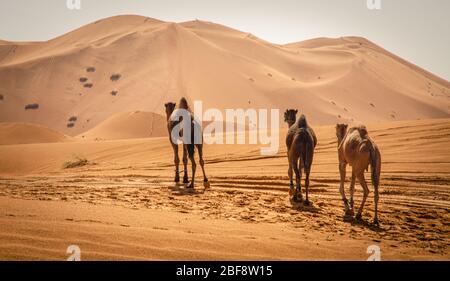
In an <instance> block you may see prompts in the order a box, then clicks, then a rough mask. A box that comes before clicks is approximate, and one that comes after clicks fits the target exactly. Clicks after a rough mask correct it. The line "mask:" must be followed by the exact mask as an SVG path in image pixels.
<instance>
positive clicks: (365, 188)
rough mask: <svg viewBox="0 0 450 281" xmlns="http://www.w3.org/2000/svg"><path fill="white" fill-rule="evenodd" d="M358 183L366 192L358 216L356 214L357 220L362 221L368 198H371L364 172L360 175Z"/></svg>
mask: <svg viewBox="0 0 450 281" xmlns="http://www.w3.org/2000/svg"><path fill="white" fill-rule="evenodd" d="M358 181H359V184H361V186H362V188H363V191H364V194H363V199H362V202H361V207H359V210H358V214H356V219H361V218H362V211H363V209H364V204H366V200H367V196H369V188H368V187H367V183H366V179H365V178H364V171H363V172H361V173H360V174H359V175H358Z"/></svg>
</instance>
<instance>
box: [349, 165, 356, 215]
mask: <svg viewBox="0 0 450 281" xmlns="http://www.w3.org/2000/svg"><path fill="white" fill-rule="evenodd" d="M355 183H356V175H355V172H353V171H352V181H351V183H350V213H351V215H352V216H353V215H354V214H355V211H354V205H355V201H354V200H353V195H354V194H355Z"/></svg>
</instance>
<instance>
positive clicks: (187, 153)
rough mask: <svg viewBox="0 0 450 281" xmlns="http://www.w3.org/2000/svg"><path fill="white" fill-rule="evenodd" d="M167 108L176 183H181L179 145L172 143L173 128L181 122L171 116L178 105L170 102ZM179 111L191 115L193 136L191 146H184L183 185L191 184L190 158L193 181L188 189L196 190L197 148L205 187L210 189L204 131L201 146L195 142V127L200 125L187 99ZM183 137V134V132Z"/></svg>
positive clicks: (180, 105)
mask: <svg viewBox="0 0 450 281" xmlns="http://www.w3.org/2000/svg"><path fill="white" fill-rule="evenodd" d="M165 108H166V117H167V129H168V131H169V140H170V144H171V145H172V148H173V152H174V163H175V182H176V183H179V182H180V175H179V174H180V171H179V165H180V158H179V156H178V144H177V143H173V142H172V138H171V133H172V130H173V128H174V127H175V126H176V125H177V124H179V123H180V122H181V120H179V121H172V120H171V116H172V113H173V112H174V111H175V109H176V104H175V103H173V102H168V103H166V104H165ZM178 108H179V109H184V110H187V111H188V112H189V113H190V115H191V124H192V126H191V136H192V142H191V143H189V144H183V166H184V176H183V183H184V184H188V183H189V177H188V171H187V164H188V157H189V159H190V161H191V164H192V180H191V183H190V185H188V186H187V188H194V182H195V171H196V168H197V164H196V162H195V157H194V156H195V148H197V150H198V155H199V160H200V166H201V168H202V172H203V180H204V187H205V188H209V180H208V178H207V177H206V173H205V161H204V160H203V131H202V130H201V128H200V132H201V134H202V142H201V143H200V144H195V143H194V142H193V140H194V133H195V126H198V124H197V123H196V122H195V121H194V115H193V114H192V112H191V110H190V109H189V105H188V103H187V100H186V99H185V98H181V100H180V104H179V107H178ZM181 136H182V132H181Z"/></svg>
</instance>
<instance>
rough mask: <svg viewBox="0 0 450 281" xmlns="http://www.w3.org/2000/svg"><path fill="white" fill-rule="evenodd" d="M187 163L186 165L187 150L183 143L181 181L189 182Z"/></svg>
mask: <svg viewBox="0 0 450 281" xmlns="http://www.w3.org/2000/svg"><path fill="white" fill-rule="evenodd" d="M187 165H188V152H187V149H186V146H185V145H183V166H184V176H183V183H189V176H188V170H187Z"/></svg>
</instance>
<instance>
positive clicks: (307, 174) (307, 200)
mask: <svg viewBox="0 0 450 281" xmlns="http://www.w3.org/2000/svg"><path fill="white" fill-rule="evenodd" d="M310 170H311V169H310V168H309V167H308V168H305V174H306V178H305V188H306V200H305V205H309V195H308V193H309V172H310Z"/></svg>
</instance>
